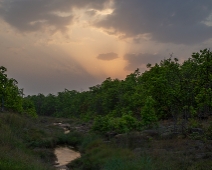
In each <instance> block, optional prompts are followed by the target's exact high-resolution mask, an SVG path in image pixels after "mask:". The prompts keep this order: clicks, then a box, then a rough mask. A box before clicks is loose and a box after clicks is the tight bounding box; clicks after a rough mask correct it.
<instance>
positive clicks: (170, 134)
mask: <svg viewBox="0 0 212 170" xmlns="http://www.w3.org/2000/svg"><path fill="white" fill-rule="evenodd" d="M175 136H177V134H176V133H173V132H165V133H162V134H161V135H160V137H161V138H162V139H172V138H174V137H175Z"/></svg>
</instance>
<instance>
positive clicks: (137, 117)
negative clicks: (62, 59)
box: [24, 49, 212, 133]
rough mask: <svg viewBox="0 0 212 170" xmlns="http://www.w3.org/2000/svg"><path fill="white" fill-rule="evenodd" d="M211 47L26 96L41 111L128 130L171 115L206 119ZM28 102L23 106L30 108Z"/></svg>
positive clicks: (210, 100) (101, 128)
mask: <svg viewBox="0 0 212 170" xmlns="http://www.w3.org/2000/svg"><path fill="white" fill-rule="evenodd" d="M211 88H212V52H211V51H210V50H208V49H204V50H201V51H200V52H197V53H193V54H192V56H191V57H190V58H188V59H187V60H185V61H184V62H182V63H180V62H179V61H178V59H177V58H173V57H172V56H170V58H168V59H164V60H161V61H160V63H156V64H147V71H145V72H144V73H140V71H139V69H136V70H135V71H134V72H133V73H131V74H130V75H127V76H126V78H125V79H124V80H119V79H111V78H110V77H109V78H107V79H106V80H105V81H103V82H102V83H101V84H100V85H96V86H93V87H90V88H89V90H88V91H83V92H78V91H75V90H68V89H65V90H64V91H63V92H58V93H57V95H53V94H49V95H47V96H44V95H43V94H38V95H33V96H27V97H25V98H24V100H25V101H27V102H28V104H29V103H33V104H34V106H35V110H36V113H37V114H38V115H43V116H44V115H45V116H55V117H69V118H70V117H76V118H80V119H82V120H86V121H89V120H94V121H93V128H94V129H98V130H99V131H102V132H106V131H117V132H119V133H120V132H128V131H132V130H139V129H142V127H145V126H152V125H154V124H156V123H157V121H158V120H161V119H162V120H164V119H169V118H172V119H174V120H175V121H176V122H177V121H178V120H179V119H184V120H185V121H187V120H190V121H193V122H194V120H195V119H206V118H207V117H208V116H209V115H210V114H211V107H212V90H211ZM27 107H29V106H26V103H25V106H24V109H28V108H27Z"/></svg>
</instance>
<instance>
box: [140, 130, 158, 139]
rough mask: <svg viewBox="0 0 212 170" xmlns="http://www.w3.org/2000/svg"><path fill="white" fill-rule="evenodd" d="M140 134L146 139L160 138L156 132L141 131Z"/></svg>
mask: <svg viewBox="0 0 212 170" xmlns="http://www.w3.org/2000/svg"><path fill="white" fill-rule="evenodd" d="M142 134H144V135H146V136H148V137H155V138H157V137H159V136H160V135H159V132H158V130H144V131H142Z"/></svg>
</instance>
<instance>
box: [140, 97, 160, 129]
mask: <svg viewBox="0 0 212 170" xmlns="http://www.w3.org/2000/svg"><path fill="white" fill-rule="evenodd" d="M154 104H155V101H154V99H153V98H152V97H151V96H148V97H147V99H146V102H145V105H144V107H143V108H142V111H141V118H142V124H143V125H144V126H151V125H154V124H156V123H157V121H158V118H157V115H156V112H155V109H154Z"/></svg>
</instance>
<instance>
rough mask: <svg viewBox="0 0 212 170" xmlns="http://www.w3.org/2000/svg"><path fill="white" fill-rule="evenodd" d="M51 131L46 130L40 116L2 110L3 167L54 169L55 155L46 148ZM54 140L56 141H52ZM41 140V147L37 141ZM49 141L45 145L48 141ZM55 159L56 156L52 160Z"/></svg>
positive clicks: (0, 161) (0, 157) (0, 158)
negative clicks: (31, 116) (42, 125)
mask: <svg viewBox="0 0 212 170" xmlns="http://www.w3.org/2000/svg"><path fill="white" fill-rule="evenodd" d="M48 133H49V132H47V131H44V130H42V127H41V126H40V124H39V122H38V120H37V119H33V118H29V117H25V116H21V115H19V114H14V113H0V134H1V135H0V153H1V154H0V169H1V170H16V169H17V170H29V169H30V170H51V169H53V166H52V161H53V158H54V155H53V154H52V152H50V151H48V152H47V150H45V149H43V150H42V149H41V150H39V151H38V149H37V150H36V147H38V146H42V147H43V148H45V145H46V143H48V144H47V145H48V146H49V145H50V144H49V141H48V142H47V141H45V140H44V138H43V137H44V136H45V137H46V136H48V135H50V134H48ZM51 141H52V140H51ZM33 142H37V143H39V142H40V144H38V145H37V146H35V143H33ZM44 143H45V144H44ZM50 158H52V159H50Z"/></svg>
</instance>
